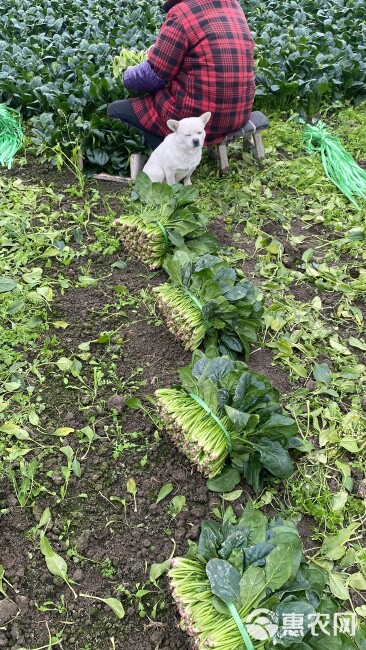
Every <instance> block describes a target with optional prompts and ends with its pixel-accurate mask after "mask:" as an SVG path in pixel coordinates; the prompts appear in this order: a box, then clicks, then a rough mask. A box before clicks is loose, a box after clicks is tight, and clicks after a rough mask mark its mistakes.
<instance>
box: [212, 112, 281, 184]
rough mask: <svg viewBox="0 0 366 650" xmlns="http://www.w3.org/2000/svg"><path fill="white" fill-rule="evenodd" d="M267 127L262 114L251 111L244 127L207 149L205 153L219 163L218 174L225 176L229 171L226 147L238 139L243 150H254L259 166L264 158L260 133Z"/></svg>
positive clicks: (267, 123) (267, 124)
mask: <svg viewBox="0 0 366 650" xmlns="http://www.w3.org/2000/svg"><path fill="white" fill-rule="evenodd" d="M268 126H269V121H268V119H267V118H266V116H265V115H263V113H261V112H260V111H253V113H251V115H250V118H249V120H248V122H247V123H246V124H244V126H242V127H241V128H240V129H237V131H233V132H232V133H229V134H228V135H227V136H226V137H225V138H224V139H223V141H222V142H219V144H215V145H213V146H212V147H208V149H207V152H208V154H209V155H210V156H212V157H213V158H216V159H217V161H218V163H219V170H220V174H226V172H228V171H229V169H230V164H229V159H228V155H227V145H228V143H229V142H233V141H234V140H238V139H239V138H242V139H243V149H247V148H248V146H250V147H253V148H254V149H255V153H256V156H257V159H258V162H259V164H260V163H261V160H262V159H263V158H264V156H265V153H264V146H263V141H262V136H261V133H260V132H261V131H263V130H264V129H267V128H268Z"/></svg>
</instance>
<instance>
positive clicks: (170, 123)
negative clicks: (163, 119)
mask: <svg viewBox="0 0 366 650" xmlns="http://www.w3.org/2000/svg"><path fill="white" fill-rule="evenodd" d="M166 125H167V127H168V128H169V129H170V130H171V131H174V133H175V132H176V131H178V126H179V122H178V120H168V121H167V123H166Z"/></svg>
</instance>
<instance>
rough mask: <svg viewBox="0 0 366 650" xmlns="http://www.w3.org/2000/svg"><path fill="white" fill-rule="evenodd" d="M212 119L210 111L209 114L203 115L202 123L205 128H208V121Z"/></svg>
mask: <svg viewBox="0 0 366 650" xmlns="http://www.w3.org/2000/svg"><path fill="white" fill-rule="evenodd" d="M210 117H211V113H210V111H207V113H203V115H201V120H202V122H203V123H204V125H205V126H206V124H207V122H208V120H209V119H210Z"/></svg>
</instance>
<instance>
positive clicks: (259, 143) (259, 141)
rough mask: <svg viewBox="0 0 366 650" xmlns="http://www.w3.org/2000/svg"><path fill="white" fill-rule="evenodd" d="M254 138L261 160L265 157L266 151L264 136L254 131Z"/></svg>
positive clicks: (258, 156)
mask: <svg viewBox="0 0 366 650" xmlns="http://www.w3.org/2000/svg"><path fill="white" fill-rule="evenodd" d="M253 140H254V146H255V151H256V154H257V158H258V160H259V162H260V161H261V160H262V158H264V157H265V152H264V146H263V140H262V136H261V134H260V133H258V132H257V133H253Z"/></svg>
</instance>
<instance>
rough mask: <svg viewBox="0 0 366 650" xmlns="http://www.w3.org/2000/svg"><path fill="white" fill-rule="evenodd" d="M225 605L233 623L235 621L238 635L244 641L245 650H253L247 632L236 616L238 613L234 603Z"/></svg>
mask: <svg viewBox="0 0 366 650" xmlns="http://www.w3.org/2000/svg"><path fill="white" fill-rule="evenodd" d="M226 605H227V608H228V610H229V612H230V614H231V616H232V617H233V619H234V621H235V623H236V625H237V628H238V630H239V632H240V634H241V636H242V639H243V641H244V643H245V645H246V648H247V650H254V646H253V643H252V641H251V638H250V636H249V634H248V632H247V630H246V627H245V625H244V623H243V621H242V620H241V618H240V616H239V614H238V611H237V609H236V607H235V605H234V603H231V602H227V603H226Z"/></svg>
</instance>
